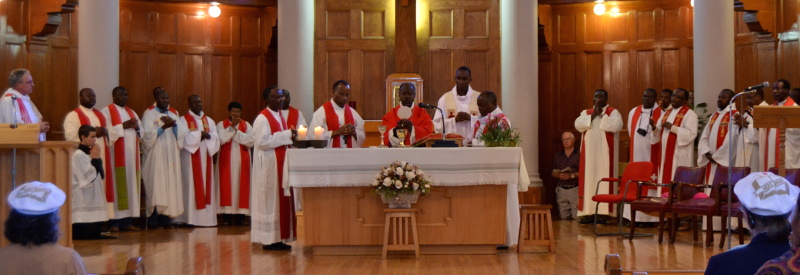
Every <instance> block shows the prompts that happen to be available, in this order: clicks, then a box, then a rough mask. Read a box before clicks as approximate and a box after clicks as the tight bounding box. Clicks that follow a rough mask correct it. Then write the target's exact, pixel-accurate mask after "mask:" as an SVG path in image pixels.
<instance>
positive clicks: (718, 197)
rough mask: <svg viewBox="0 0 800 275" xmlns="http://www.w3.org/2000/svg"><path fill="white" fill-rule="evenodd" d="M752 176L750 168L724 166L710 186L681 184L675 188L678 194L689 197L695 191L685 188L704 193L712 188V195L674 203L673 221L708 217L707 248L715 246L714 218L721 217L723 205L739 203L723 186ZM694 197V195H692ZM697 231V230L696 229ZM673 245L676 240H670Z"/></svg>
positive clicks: (720, 168)
mask: <svg viewBox="0 0 800 275" xmlns="http://www.w3.org/2000/svg"><path fill="white" fill-rule="evenodd" d="M728 170H730V172H731V175H730V178H728ZM749 174H750V167H732V168H728V167H725V166H722V165H717V168H716V170H715V172H714V179H712V180H711V184H710V185H703V184H702V183H701V184H697V183H686V182H679V183H677V186H676V187H675V189H676V190H677V191H676V194H684V193H686V194H687V195H688V194H689V193H691V192H693V191H689V192H684V191H683V189H684V188H692V190H699V191H701V192H702V190H703V189H707V188H711V193H710V194H711V195H710V196H709V197H708V198H703V199H694V198H692V197H688V199H683V200H679V201H673V202H672V211H671V212H672V220H673V221H677V220H678V215H692V216H705V217H706V242H705V244H706V246H711V245H712V244H714V225H713V223H712V218H713V217H714V216H721V210H722V207H721V206H722V205H726V204H727V203H728V202H729V201H734V202H735V201H738V198H737V199H735V200H729V199H728V191H727V188H720V186H721V185H722V184H725V185H726V187H727V186H733V185H735V184H736V182H738V181H739V180H741V179H742V178H744V177H746V176H747V175H749ZM722 189H725V190H726V191H725V192H724V193H722V192H721V190H722ZM692 195H693V194H692ZM722 227H723V228H725V222H723V224H722ZM695 229H696V228H695ZM695 241H697V234H695ZM670 242H671V243H674V242H675V238H674V236H673V238H672V239H671V240H670Z"/></svg>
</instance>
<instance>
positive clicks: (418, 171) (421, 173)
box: [417, 169, 425, 176]
mask: <svg viewBox="0 0 800 275" xmlns="http://www.w3.org/2000/svg"><path fill="white" fill-rule="evenodd" d="M423 174H425V172H423V171H422V169H417V176H422V175H423Z"/></svg>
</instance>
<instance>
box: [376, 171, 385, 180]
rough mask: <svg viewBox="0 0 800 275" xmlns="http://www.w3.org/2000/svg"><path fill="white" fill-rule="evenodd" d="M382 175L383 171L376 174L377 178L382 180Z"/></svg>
mask: <svg viewBox="0 0 800 275" xmlns="http://www.w3.org/2000/svg"><path fill="white" fill-rule="evenodd" d="M382 176H383V174H382V173H381V172H378V173H377V174H375V179H376V180H380V179H381V177H382Z"/></svg>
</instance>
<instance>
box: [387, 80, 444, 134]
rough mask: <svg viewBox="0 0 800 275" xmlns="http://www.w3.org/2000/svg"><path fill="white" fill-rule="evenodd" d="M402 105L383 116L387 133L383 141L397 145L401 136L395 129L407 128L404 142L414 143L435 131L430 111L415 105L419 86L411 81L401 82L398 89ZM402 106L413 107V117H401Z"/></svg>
mask: <svg viewBox="0 0 800 275" xmlns="http://www.w3.org/2000/svg"><path fill="white" fill-rule="evenodd" d="M398 95H399V97H400V105H397V107H394V109H392V110H391V111H389V112H387V113H386V115H384V116H383V123H382V124H383V125H384V126H386V129H388V131H386V133H384V135H383V137H382V138H383V143H384V144H386V145H387V146H390V147H392V146H397V145H398V144H400V138H398V137H397V133H396V132H395V129H406V130H407V133H408V134H406V138H405V141H404V143H405V144H406V145H410V144H413V143H414V142H415V141H416V140H417V139H420V138H424V137H426V136H428V135H430V134H431V133H433V120H432V119H431V116H430V115H428V112H426V111H425V110H423V109H422V108H419V107H417V106H414V99H415V98H416V97H417V88H416V87H414V84H413V83H411V82H405V83H403V84H400V89H399V91H398ZM402 107H406V108H409V109H411V114H410V115H411V117H407V118H401V117H400V115H402V114H400V115H398V110H400V109H401V108H402Z"/></svg>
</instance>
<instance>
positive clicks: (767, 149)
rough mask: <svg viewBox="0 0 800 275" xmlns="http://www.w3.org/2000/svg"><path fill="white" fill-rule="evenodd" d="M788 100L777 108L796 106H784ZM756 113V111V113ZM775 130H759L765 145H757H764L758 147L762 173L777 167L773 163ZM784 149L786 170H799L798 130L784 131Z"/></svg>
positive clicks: (799, 140) (799, 146)
mask: <svg viewBox="0 0 800 275" xmlns="http://www.w3.org/2000/svg"><path fill="white" fill-rule="evenodd" d="M788 100H792V99H791V98H788V97H787V98H786V99H785V100H784V101H781V102H779V103H778V105H777V106H784V105H786V106H798V105H797V104H795V103H791V104H786V103H787V102H786V101H788ZM756 112H757V111H756ZM777 130H778V129H776V128H769V129H761V130H760V132H766V134H765V139H764V141H765V143H759V145H762V144H765V145H763V146H760V150H761V151H762V152H761V154H762V158H761V163H762V166H761V168H762V169H764V171H767V170H768V169H769V168H772V167H778V165H777V164H776V162H775V159H776V158H777V157H776V152H775V151H776V148H775V147H776V146H775V144H776V143H777V142H776V141H777V140H778V138H777V133H778V131H777ZM784 145H785V147H784V149H785V152H786V156H785V159H784V160H785V164H786V169H794V168H800V129H786V143H785V144H784Z"/></svg>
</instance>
